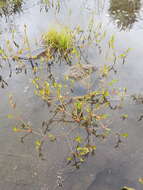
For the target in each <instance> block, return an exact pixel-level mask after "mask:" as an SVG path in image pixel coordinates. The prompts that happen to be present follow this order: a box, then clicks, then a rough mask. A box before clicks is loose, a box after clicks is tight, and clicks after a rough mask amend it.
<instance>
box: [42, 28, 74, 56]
mask: <svg viewBox="0 0 143 190" xmlns="http://www.w3.org/2000/svg"><path fill="white" fill-rule="evenodd" d="M42 40H43V43H44V45H45V46H47V48H49V49H50V50H51V51H53V52H54V54H55V53H59V54H60V55H61V56H62V57H63V58H65V59H66V60H67V57H68V58H69V57H70V56H71V55H72V54H73V53H74V52H75V51H76V47H75V35H74V33H73V31H71V30H70V29H69V28H67V27H62V28H59V29H56V28H51V29H50V30H49V31H48V32H47V33H45V34H43V36H42ZM54 54H53V55H54Z"/></svg>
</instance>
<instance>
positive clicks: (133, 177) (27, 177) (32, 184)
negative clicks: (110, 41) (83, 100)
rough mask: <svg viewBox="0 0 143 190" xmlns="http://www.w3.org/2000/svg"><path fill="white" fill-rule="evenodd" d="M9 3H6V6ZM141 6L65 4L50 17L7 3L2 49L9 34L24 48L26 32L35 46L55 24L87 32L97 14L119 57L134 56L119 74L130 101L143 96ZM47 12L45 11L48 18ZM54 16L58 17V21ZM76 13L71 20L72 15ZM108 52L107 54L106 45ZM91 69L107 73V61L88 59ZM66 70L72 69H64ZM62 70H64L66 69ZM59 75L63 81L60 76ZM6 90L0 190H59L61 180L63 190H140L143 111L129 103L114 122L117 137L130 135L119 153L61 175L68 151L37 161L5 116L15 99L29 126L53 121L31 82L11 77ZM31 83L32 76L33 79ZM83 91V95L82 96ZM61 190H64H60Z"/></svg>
mask: <svg viewBox="0 0 143 190" xmlns="http://www.w3.org/2000/svg"><path fill="white" fill-rule="evenodd" d="M0 2H2V3H4V2H3V1H0ZM142 3H143V2H142V1H141V0H130V1H129V0H120V1H118V0H109V1H105V0H101V1H99V0H79V1H77V0H69V1H66V0H65V1H62V4H61V9H60V12H59V13H57V12H56V11H55V9H54V8H53V9H51V8H50V9H49V10H48V12H47V11H46V10H47V9H46V8H45V5H44V4H42V3H41V2H40V0H39V1H34V0H33V1H32V0H31V1H30V0H28V1H23V2H22V3H19V4H18V6H15V5H13V4H10V3H8V4H7V5H3V4H2V7H1V8H0V16H1V17H0V26H1V27H0V32H1V36H2V37H1V39H0V40H1V44H2V45H3V44H4V41H5V40H6V39H7V38H10V35H9V34H10V32H11V30H13V29H15V30H16V32H17V42H19V44H20V43H21V40H20V39H21V36H22V34H23V28H24V25H25V24H26V25H27V28H28V36H29V39H30V40H31V44H32V45H33V46H34V44H35V39H36V40H39V38H40V37H39V36H41V34H42V33H43V32H44V31H46V30H47V29H48V28H49V27H50V26H51V25H55V24H57V23H60V24H63V25H69V26H73V27H74V26H76V25H80V26H82V27H86V25H87V22H88V18H89V15H90V12H91V11H93V10H94V11H95V13H96V20H97V22H102V23H103V26H104V28H105V30H106V31H107V38H108V36H110V35H111V34H114V35H115V37H116V49H117V51H119V52H121V51H122V49H127V48H131V52H130V54H129V56H128V58H127V64H125V65H123V66H120V68H119V72H118V74H117V75H116V79H118V80H119V82H118V85H119V86H120V87H127V89H128V93H129V94H132V93H141V94H142V92H143V84H142V81H143V64H142V60H143V53H142V51H143V22H142V18H143V12H142V11H143V6H142ZM45 9H46V10H45ZM55 12H56V13H55ZM70 12H71V14H70ZM102 48H103V49H106V48H107V44H106V42H105V43H104V44H103V47H102ZM89 57H90V59H91V61H95V64H99V65H101V64H102V63H106V61H107V60H105V58H104V57H102V56H98V54H97V55H95V54H94V53H93V52H92V51H90V52H89ZM64 69H65V70H66V68H64ZM61 70H63V68H61ZM61 70H60V68H58V67H57V69H56V73H57V76H60V73H61ZM3 75H4V76H5V77H6V80H7V82H8V84H9V86H8V88H6V89H4V90H3V89H0V118H1V119H0V189H2V190H55V189H58V188H57V187H56V181H57V176H59V175H61V176H62V177H63V179H64V187H63V189H65V190H118V189H121V187H123V186H129V187H133V188H135V189H136V190H142V189H143V185H141V184H139V183H138V178H139V177H143V164H142V163H143V141H142V139H143V126H142V122H138V121H137V118H138V115H139V114H140V113H142V111H143V106H142V105H136V104H133V102H132V101H130V100H127V101H126V102H125V105H124V109H122V110H120V111H119V112H118V113H112V114H113V122H112V124H111V127H112V128H113V130H115V131H118V132H120V131H122V133H124V132H125V133H126V132H127V133H128V134H129V137H128V138H127V139H125V140H124V142H123V144H121V147H120V148H119V149H115V148H114V146H115V142H116V139H115V138H112V137H111V138H109V140H106V141H103V142H100V141H99V142H97V145H98V144H99V145H98V146H97V147H99V148H98V149H97V152H96V156H94V157H91V158H89V159H88V162H87V163H85V164H83V166H82V168H81V169H80V170H74V171H73V170H68V169H65V170H63V169H62V166H63V164H64V162H65V159H66V153H67V150H66V147H65V146H64V145H63V144H62V142H60V141H59V142H57V143H55V144H54V145H52V146H51V144H49V145H48V146H47V160H46V161H41V160H39V159H38V158H37V156H36V155H37V154H36V151H35V148H34V143H33V141H32V139H31V138H30V137H29V138H28V140H27V141H26V142H25V144H24V145H23V144H21V143H20V141H19V134H13V132H12V127H13V125H14V122H11V121H8V120H7V119H6V118H5V115H6V114H8V113H11V112H12V110H11V108H10V106H9V105H8V95H9V94H10V93H12V94H13V95H14V97H15V99H16V102H17V106H18V110H19V111H18V112H20V113H21V114H22V115H23V117H24V119H26V120H27V121H30V122H31V123H32V125H33V126H35V127H38V126H40V123H41V121H42V120H44V119H45V118H47V117H48V114H47V107H46V106H45V105H44V103H43V102H42V101H40V100H39V98H38V97H35V96H34V95H33V91H32V90H30V89H31V88H30V86H31V83H30V78H31V77H29V78H27V77H26V76H25V75H24V74H20V75H16V74H13V76H12V78H9V77H7V75H8V74H7V70H5V71H3ZM29 75H30V74H29ZM78 90H79V88H78V87H77V94H78V93H79V92H78ZM84 90H85V89H84V87H81V92H83V93H84ZM119 113H120V114H121V113H127V114H128V115H129V118H128V120H126V121H124V122H121V119H120V116H119ZM59 189H60V188H59Z"/></svg>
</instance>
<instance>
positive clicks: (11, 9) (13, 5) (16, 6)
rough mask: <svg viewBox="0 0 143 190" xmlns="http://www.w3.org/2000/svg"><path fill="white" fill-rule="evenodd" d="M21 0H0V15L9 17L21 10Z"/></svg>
mask: <svg viewBox="0 0 143 190" xmlns="http://www.w3.org/2000/svg"><path fill="white" fill-rule="evenodd" d="M22 5H23V0H0V16H1V17H2V16H5V17H9V16H10V15H14V14H16V13H20V12H21V11H22Z"/></svg>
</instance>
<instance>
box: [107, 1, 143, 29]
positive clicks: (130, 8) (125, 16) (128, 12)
mask: <svg viewBox="0 0 143 190" xmlns="http://www.w3.org/2000/svg"><path fill="white" fill-rule="evenodd" d="M140 9H141V1H140V0H120V1H119V0H110V8H109V14H110V16H111V18H112V19H113V20H114V21H115V22H116V23H117V26H118V28H120V29H121V30H126V29H129V30H130V29H131V28H132V27H133V24H134V23H135V22H136V21H137V19H138V14H139V11H140Z"/></svg>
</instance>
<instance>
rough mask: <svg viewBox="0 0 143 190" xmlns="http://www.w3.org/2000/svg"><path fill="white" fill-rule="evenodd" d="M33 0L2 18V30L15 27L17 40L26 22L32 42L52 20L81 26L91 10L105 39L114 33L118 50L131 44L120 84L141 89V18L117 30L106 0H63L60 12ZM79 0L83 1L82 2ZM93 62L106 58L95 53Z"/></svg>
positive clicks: (84, 25)
mask: <svg viewBox="0 0 143 190" xmlns="http://www.w3.org/2000/svg"><path fill="white" fill-rule="evenodd" d="M37 2H39V1H37ZM37 2H36V1H25V4H24V6H23V13H21V14H20V15H15V16H13V17H10V18H9V20H8V21H7V23H5V22H4V19H2V21H1V25H2V27H1V28H2V30H4V31H6V28H7V27H8V28H10V27H16V30H17V31H18V32H19V39H17V40H18V42H20V38H21V35H20V34H21V33H23V29H24V24H26V25H27V28H28V36H29V39H30V40H31V43H32V42H34V41H35V39H37V40H38V39H40V37H41V34H42V33H43V32H44V31H47V29H48V27H50V26H51V25H54V24H61V25H65V24H66V25H69V26H72V27H74V26H76V25H80V26H81V27H83V28H84V29H85V28H86V26H87V22H88V19H89V13H90V12H91V11H92V10H94V12H95V13H96V20H97V22H100V21H101V22H102V24H103V25H104V28H105V30H106V31H107V39H109V37H110V36H111V34H114V35H115V36H116V49H117V50H119V52H122V50H123V49H127V48H132V52H131V53H130V55H129V57H128V62H129V63H128V64H127V65H125V66H124V68H123V70H122V73H121V75H120V81H121V84H122V85H123V86H124V85H125V86H127V87H130V86H131V87H132V88H131V89H132V91H136V90H137V91H140V90H141V89H142V85H141V84H140V80H142V79H143V75H142V72H141V69H143V66H142V60H143V56H142V49H143V43H141V42H142V41H143V40H142V38H143V37H142V36H143V35H142V24H143V23H142V20H141V19H140V20H139V21H138V22H135V23H134V25H133V28H132V29H131V30H130V31H129V30H128V31H120V29H118V28H117V26H116V24H114V22H113V21H112V19H111V18H110V15H109V13H108V10H109V6H110V4H109V2H108V3H106V4H105V3H104V1H100V2H99V1H94V0H87V1H86V0H80V1H78V3H77V0H70V1H68V3H67V1H65V4H62V9H61V11H60V13H59V14H56V15H55V14H54V10H49V12H48V13H47V12H45V10H44V9H42V10H41V11H40V5H39V4H38V5H36V3H37ZM82 2H87V3H86V4H82ZM28 7H30V8H28ZM70 10H71V14H70ZM142 13H143V12H142V11H141V12H140V17H142ZM4 28H5V29H4ZM4 35H6V33H4ZM6 37H7V35H6ZM106 42H107V41H106ZM106 42H105V44H104V45H103V48H104V47H105V46H106V47H107V45H106ZM91 57H93V58H95V57H94V56H93V54H91ZM96 62H100V63H103V62H104V63H106V60H104V58H103V57H101V56H100V57H99V56H96ZM131 76H132V77H131ZM137 84H140V85H137Z"/></svg>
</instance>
